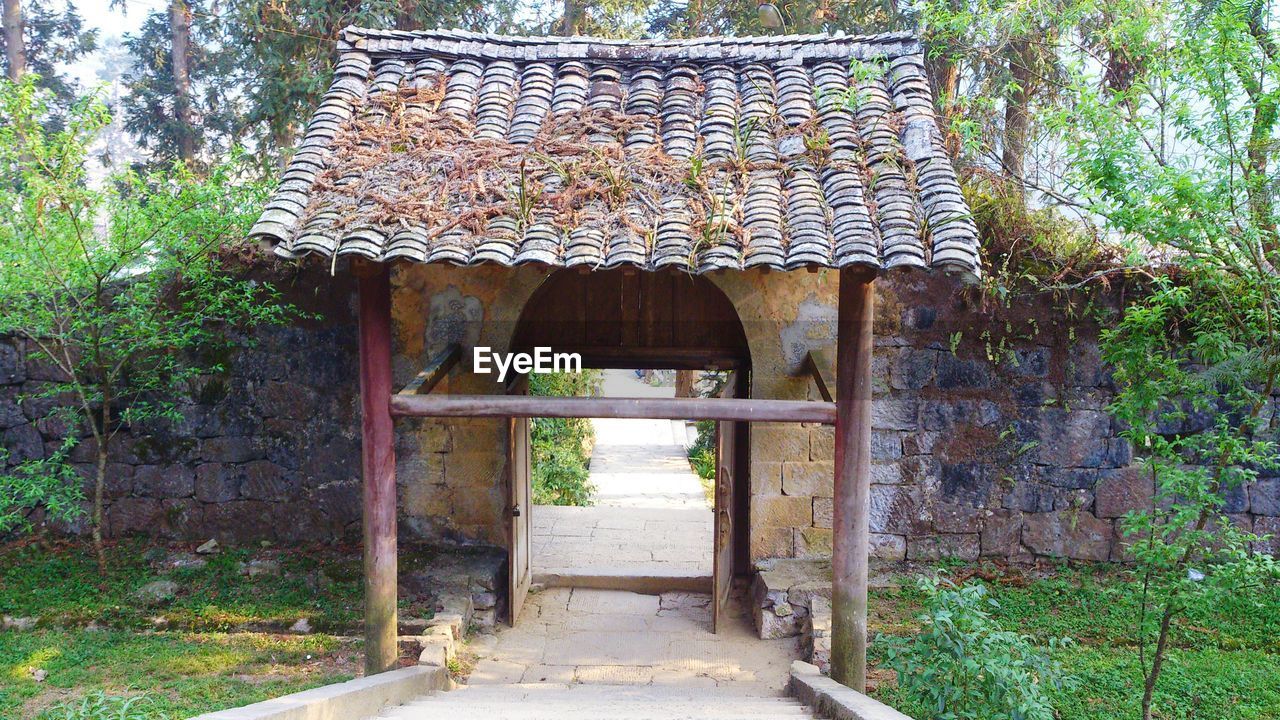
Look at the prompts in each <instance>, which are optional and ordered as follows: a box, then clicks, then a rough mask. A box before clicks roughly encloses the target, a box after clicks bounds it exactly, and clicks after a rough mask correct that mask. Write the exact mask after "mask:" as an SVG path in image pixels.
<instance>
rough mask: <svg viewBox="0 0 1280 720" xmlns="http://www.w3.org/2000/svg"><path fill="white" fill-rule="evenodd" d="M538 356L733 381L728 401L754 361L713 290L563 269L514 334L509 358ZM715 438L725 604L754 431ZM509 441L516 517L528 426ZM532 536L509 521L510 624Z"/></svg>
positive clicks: (739, 547)
mask: <svg viewBox="0 0 1280 720" xmlns="http://www.w3.org/2000/svg"><path fill="white" fill-rule="evenodd" d="M537 347H547V348H550V349H551V350H552V351H553V352H556V353H577V354H579V355H581V356H582V360H583V367H584V368H600V369H610V368H626V369H664V370H670V369H674V370H723V371H732V381H731V382H728V383H727V384H726V386H725V388H726V389H725V393H724V395H723V397H738V398H745V397H750V394H751V390H750V387H751V376H750V372H751V353H750V349H749V347H748V345H747V338H746V334H745V332H744V330H743V326H742V322H741V320H740V319H739V317H738V314H737V311H736V310H735V309H734V307H733V304H732V303H731V302H730V301H729V299H728V298H727V297H726V296H725V295H724V293H723V292H721V291H720V289H719V288H717V287H716V286H715V285H714V284H713V283H712V282H711V281H710V280H708V279H706V278H704V277H701V276H696V275H691V274H688V273H684V272H680V271H676V270H668V271H661V272H645V273H636V272H633V271H626V270H601V271H593V272H586V273H584V272H578V271H575V270H572V269H567V270H561V271H558V272H556V273H554V274H552V275H551V276H549V277H548V278H547V280H546V281H545V282H544V283H543V284H542V285H541V286H540V287H539V288H538V289H537V290H535V291H534V293H533V294H532V295H531V296H530V298H529V300H528V302H527V303H526V304H525V307H524V309H523V311H522V312H521V315H520V319H519V321H518V323H517V326H516V328H515V330H514V332H513V337H512V343H511V349H512V351H513V352H532V350H533V349H534V348H537ZM717 430H718V440H717V463H716V469H717V473H716V475H717V477H716V481H715V488H714V493H713V495H714V503H713V504H714V508H713V517H714V530H713V532H712V545H713V547H712V556H713V561H714V567H713V570H712V576H711V578H710V587H709V588H707V589H709V590H711V591H712V592H713V595H715V596H717V597H721V596H727V594H728V592H729V585H730V583H731V582H732V579H733V577H734V576H735V575H739V574H745V573H747V572H748V571H749V569H750V567H749V565H750V561H749V551H748V547H749V538H748V535H747V533H748V523H747V522H746V518H747V517H748V513H749V512H750V491H749V487H750V479H749V476H748V465H749V462H748V458H749V452H750V450H749V442H750V426H749V423H746V422H722V423H720V424H719V425H718V426H717ZM511 431H512V432H511V436H512V448H511V453H510V460H511V462H510V467H511V468H512V472H511V473H510V476H509V482H510V491H511V503H512V507H513V508H517V509H520V508H528V507H529V504H528V503H529V496H528V492H527V485H528V474H529V444H528V421H527V420H524V421H522V420H518V419H517V420H513V424H512V427H511ZM529 528H530V520H529V517H528V512H524V513H520V512H517V513H515V514H513V516H512V522H511V529H510V538H509V539H510V542H511V549H512V557H511V568H512V585H511V587H512V596H511V603H510V605H511V610H512V621H513V622H514V619H515V614H516V613H518V610H519V606H520V601H521V598H522V592H523V591H522V589H521V588H522V585H524V584H525V583H527V582H528V580H529V579H531V577H532V574H533V571H532V570H531V569H529V567H528V565H529V562H530V558H529V553H528V552H527V547H528V545H529V542H530V529H529ZM669 589H672V590H675V589H688V588H683V587H682V588H674V587H673V588H669ZM716 606H717V607H719V606H720V605H719V604H717V605H716Z"/></svg>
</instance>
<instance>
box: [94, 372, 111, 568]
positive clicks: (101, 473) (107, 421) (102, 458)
mask: <svg viewBox="0 0 1280 720" xmlns="http://www.w3.org/2000/svg"><path fill="white" fill-rule="evenodd" d="M101 422H102V429H101V432H98V433H96V434H95V435H96V437H97V440H98V452H97V458H96V460H97V472H96V473H95V475H94V479H93V523H92V524H93V527H92V534H93V552H94V554H95V555H97V557H98V572H99V573H101V574H103V575H106V574H107V553H106V551H105V550H104V549H103V545H102V505H103V502H102V501H103V498H104V496H105V495H106V488H107V451H108V449H109V445H110V443H111V429H110V428H111V402H110V399H109V398H108V397H104V398H103V402H102V416H101Z"/></svg>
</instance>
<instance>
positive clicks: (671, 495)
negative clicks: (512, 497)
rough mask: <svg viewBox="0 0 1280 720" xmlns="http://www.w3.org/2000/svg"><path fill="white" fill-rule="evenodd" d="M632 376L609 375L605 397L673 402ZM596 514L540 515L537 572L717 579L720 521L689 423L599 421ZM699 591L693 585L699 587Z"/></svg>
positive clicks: (594, 462) (555, 510) (666, 390)
mask: <svg viewBox="0 0 1280 720" xmlns="http://www.w3.org/2000/svg"><path fill="white" fill-rule="evenodd" d="M673 393H674V390H673V389H672V388H670V387H653V386H650V385H647V384H645V383H643V382H640V381H639V380H637V379H636V377H635V375H634V374H633V373H632V372H630V371H628V370H609V371H606V372H605V382H604V393H603V394H604V395H606V396H610V397H671V396H672V395H673ZM591 422H592V425H593V426H594V428H595V435H596V441H595V449H594V450H593V451H592V456H591V468H590V472H591V475H590V477H591V482H592V483H593V484H594V485H595V486H596V492H595V494H594V495H593V496H592V501H593V503H594V504H593V506H591V507H552V506H545V505H539V506H536V507H534V508H533V515H532V522H533V548H532V550H533V571H534V575H535V576H537V577H540V578H544V579H547V578H551V577H573V576H590V577H607V576H617V577H659V578H662V577H687V578H709V577H710V576H711V530H712V515H711V509H710V507H709V506H708V504H707V501H706V495H705V493H704V492H703V489H702V484H701V483H700V482H699V480H698V476H697V475H695V474H694V472H693V470H692V469H691V468H690V467H689V461H688V456H687V454H686V452H685V446H684V442H683V438H682V437H680V435H681V434H682V433H683V432H684V424H683V423H679V422H672V421H669V420H619V419H600V418H597V419H593V420H592V421H591ZM691 587H692V586H691Z"/></svg>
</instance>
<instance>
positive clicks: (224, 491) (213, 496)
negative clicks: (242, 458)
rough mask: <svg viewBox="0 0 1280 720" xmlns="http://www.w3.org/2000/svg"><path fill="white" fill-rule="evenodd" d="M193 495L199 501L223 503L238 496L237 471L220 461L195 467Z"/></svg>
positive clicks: (238, 481) (238, 479)
mask: <svg viewBox="0 0 1280 720" xmlns="http://www.w3.org/2000/svg"><path fill="white" fill-rule="evenodd" d="M195 495H196V499H197V500H199V501H200V502H206V503H224V502H229V501H231V500H235V499H236V498H238V497H240V477H239V473H237V472H236V471H235V469H234V468H233V467H231V466H227V465H223V464H222V463H205V464H203V465H198V466H197V467H196V477H195Z"/></svg>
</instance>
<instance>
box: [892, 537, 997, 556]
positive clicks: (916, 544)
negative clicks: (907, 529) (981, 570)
mask: <svg viewBox="0 0 1280 720" xmlns="http://www.w3.org/2000/svg"><path fill="white" fill-rule="evenodd" d="M980 547H981V546H980V544H979V540H978V534H977V533H966V534H963V535H930V536H927V537H922V538H908V539H907V559H908V560H916V561H933V560H942V559H943V558H955V559H959V560H977V559H978V554H979V551H980Z"/></svg>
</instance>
